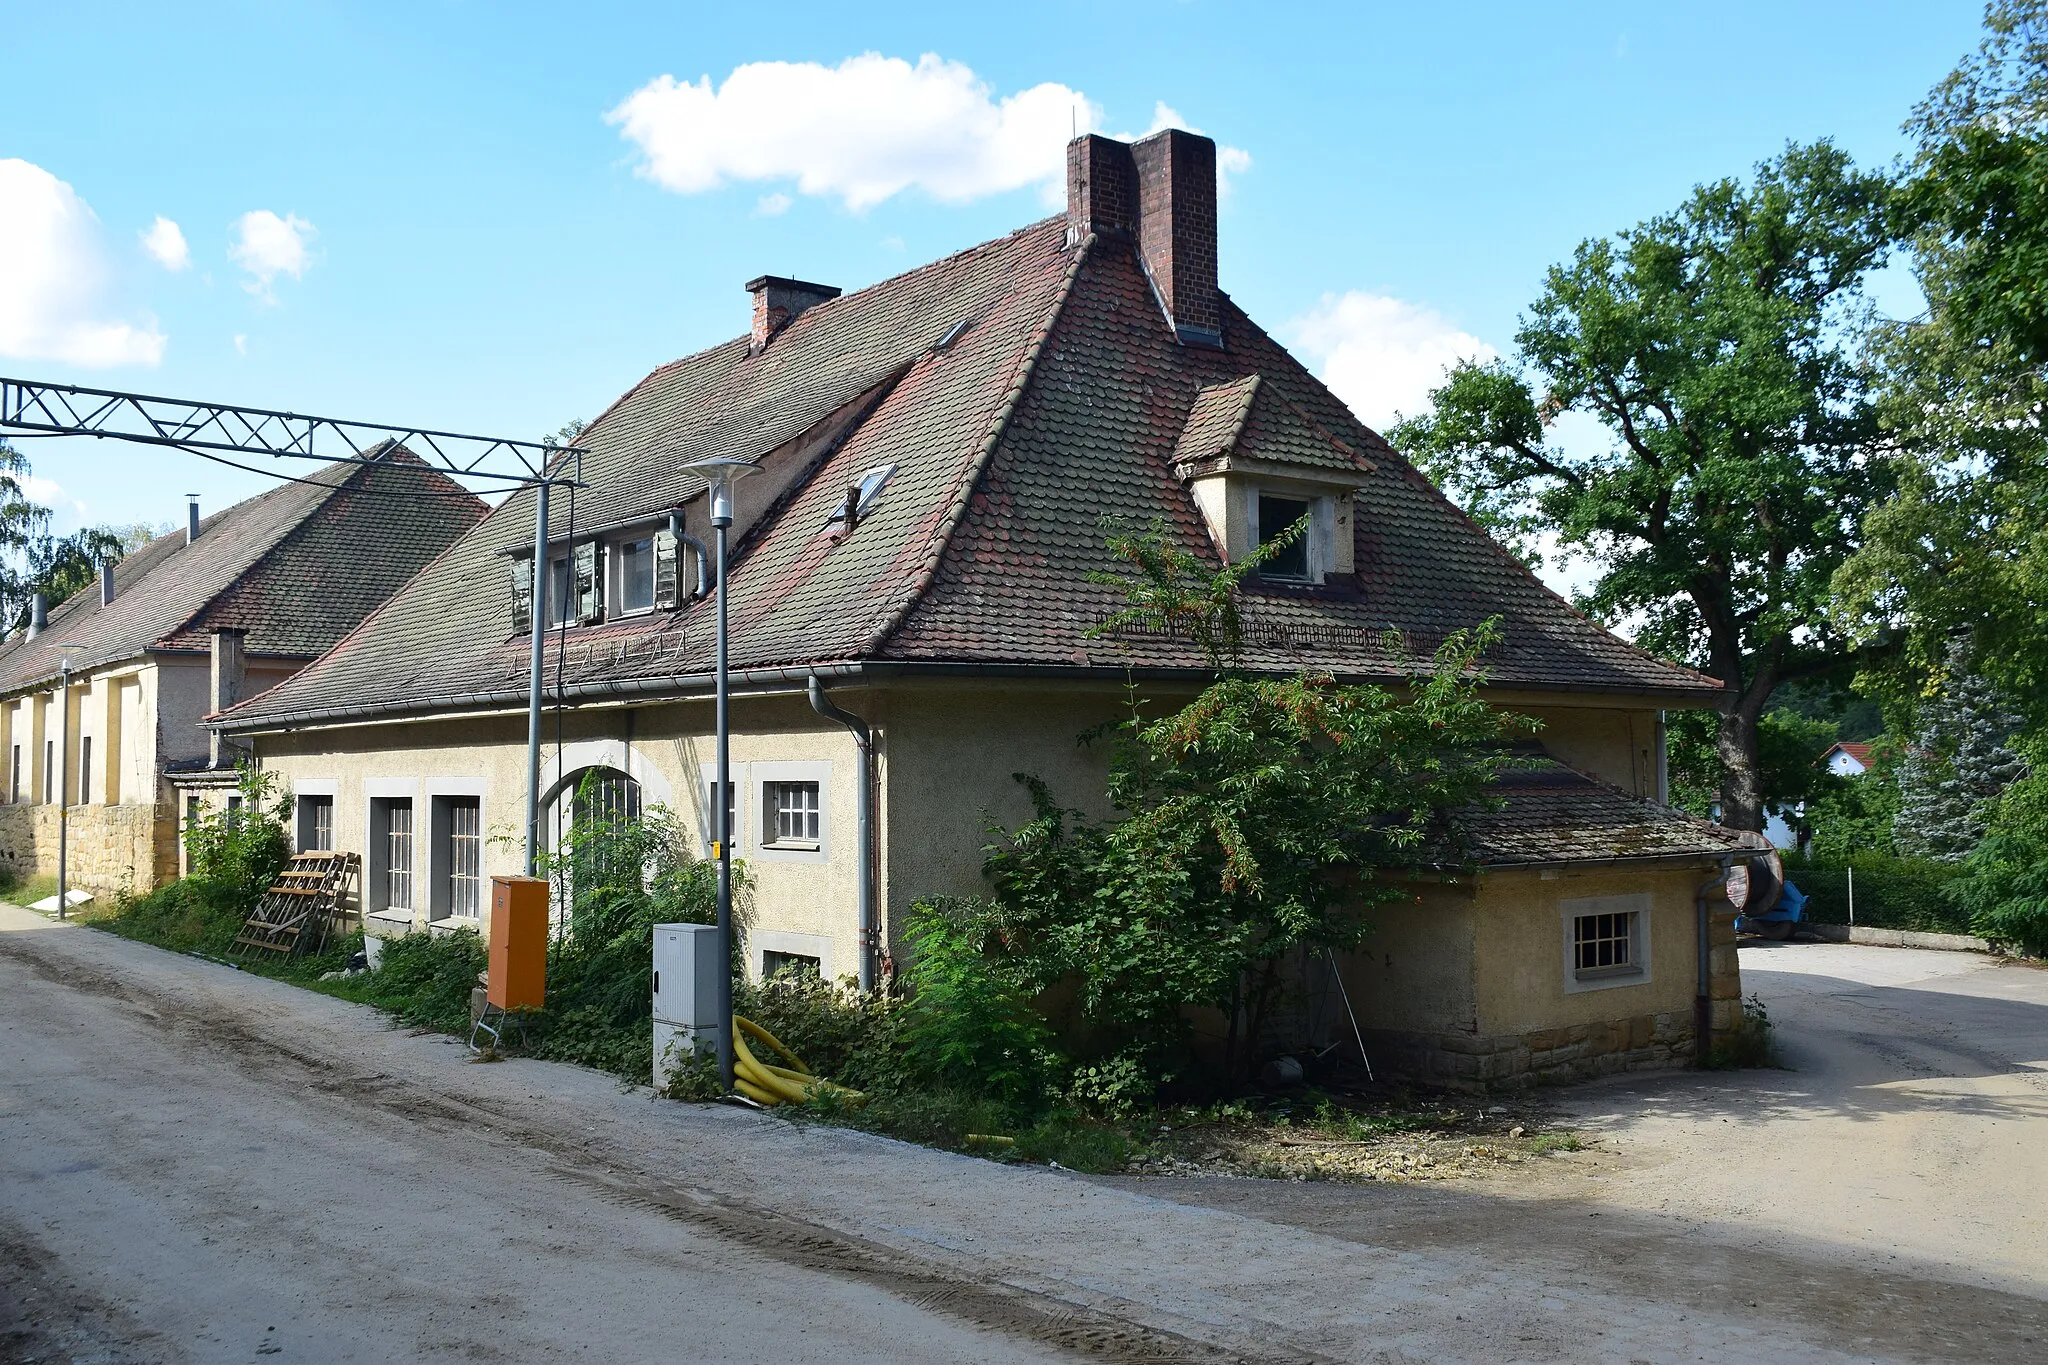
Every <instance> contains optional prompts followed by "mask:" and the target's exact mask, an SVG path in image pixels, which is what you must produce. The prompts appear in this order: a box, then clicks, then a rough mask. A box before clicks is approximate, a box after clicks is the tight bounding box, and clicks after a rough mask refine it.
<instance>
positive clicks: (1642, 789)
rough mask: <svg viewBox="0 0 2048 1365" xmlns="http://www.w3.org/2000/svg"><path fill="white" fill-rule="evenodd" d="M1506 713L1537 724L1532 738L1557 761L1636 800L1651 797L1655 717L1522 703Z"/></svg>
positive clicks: (1646, 712) (1628, 710)
mask: <svg viewBox="0 0 2048 1365" xmlns="http://www.w3.org/2000/svg"><path fill="white" fill-rule="evenodd" d="M1505 704H1506V705H1507V708H1508V709H1510V710H1513V711H1517V712H1520V713H1521V714H1523V715H1526V716H1533V717H1534V718H1536V719H1537V720H1540V721H1542V722H1543V728H1542V729H1540V730H1538V731H1537V732H1536V739H1537V741H1538V742H1540V743H1541V744H1542V745H1543V747H1544V748H1546V749H1548V750H1549V751H1550V752H1551V753H1552V754H1554V755H1555V756H1556V757H1557V758H1558V760H1559V761H1560V762H1563V763H1567V764H1570V765H1571V766H1572V767H1574V768H1577V769H1579V770H1580V771H1581V772H1588V773H1591V774H1593V776H1595V777H1598V778H1601V779H1603V780H1604V781H1607V782H1612V783H1613V784H1614V785H1615V786H1617V787H1620V788H1621V789H1622V790H1624V791H1630V792H1634V793H1635V794H1636V795H1638V796H1655V795H1656V794H1657V713H1656V712H1655V711H1654V710H1651V709H1648V708H1645V707H1620V706H1616V707H1586V706H1559V705H1557V704H1555V703H1550V704H1547V705H1546V704H1543V703H1541V702H1532V701H1528V700H1519V701H1508V702H1506V703H1505Z"/></svg>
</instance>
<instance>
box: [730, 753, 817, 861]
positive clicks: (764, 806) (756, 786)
mask: <svg viewBox="0 0 2048 1365" xmlns="http://www.w3.org/2000/svg"><path fill="white" fill-rule="evenodd" d="M742 782H744V783H745V786H744V787H743V788H742V790H744V791H745V792H746V794H747V801H748V802H749V803H750V804H751V805H752V807H753V811H754V818H753V821H752V822H751V823H744V819H745V812H742V820H743V823H742V824H741V826H740V828H742V829H744V830H746V831H747V837H748V839H749V840H750V841H751V842H752V844H753V856H754V857H755V858H757V859H759V860H760V861H762V862H776V863H824V862H830V861H831V858H832V840H833V823H834V822H833V787H832V763H831V760H829V759H819V760H809V759H805V760H794V761H791V760H777V761H756V762H753V763H750V764H748V765H747V771H746V773H745V775H744V777H742V775H741V774H740V772H739V770H738V765H737V764H735V765H734V771H733V784H734V785H735V786H739V785H740V784H741V783H742ZM788 784H796V785H803V784H810V785H814V786H816V787H817V789H818V837H817V839H816V840H810V839H792V840H787V841H785V840H776V841H774V842H772V843H771V842H770V841H769V840H768V837H767V835H768V831H769V823H768V822H769V820H770V819H771V818H772V817H773V815H774V808H773V807H772V806H771V805H770V800H771V798H770V789H771V788H773V787H776V786H781V785H788ZM737 842H738V841H737V840H735V845H736V846H737Z"/></svg>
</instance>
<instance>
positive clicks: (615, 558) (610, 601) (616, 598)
mask: <svg viewBox="0 0 2048 1365" xmlns="http://www.w3.org/2000/svg"><path fill="white" fill-rule="evenodd" d="M656 529H657V528H655V527H653V526H649V527H648V528H647V529H646V530H644V531H628V532H626V533H624V534H623V535H618V536H614V537H612V538H611V539H609V540H606V541H604V542H602V548H601V549H600V550H599V552H598V553H599V554H600V555H602V556H603V558H604V563H603V564H602V565H600V566H599V570H598V571H599V572H600V573H602V574H603V575H604V577H605V585H604V586H605V593H604V619H605V620H607V621H630V620H632V619H633V618H634V617H636V616H652V615H654V613H655V611H656V610H657V608H656V606H655V599H656V598H657V597H658V596H659V595H660V594H659V591H658V588H657V585H656V584H655V582H654V578H653V574H654V533H655V530H656ZM634 540H644V541H646V542H647V557H648V562H647V572H648V575H649V576H648V580H647V605H646V606H644V607H634V608H632V609H631V610H627V609H626V608H625V607H624V606H623V605H618V606H617V607H616V609H615V604H623V603H624V602H625V600H626V556H625V555H624V554H623V553H621V551H623V550H624V548H625V546H626V544H627V542H629V541H634Z"/></svg>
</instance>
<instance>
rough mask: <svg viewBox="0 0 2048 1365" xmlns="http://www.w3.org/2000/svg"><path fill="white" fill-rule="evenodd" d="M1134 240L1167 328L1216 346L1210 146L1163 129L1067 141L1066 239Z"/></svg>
mask: <svg viewBox="0 0 2048 1365" xmlns="http://www.w3.org/2000/svg"><path fill="white" fill-rule="evenodd" d="M1091 232H1092V233H1096V234H1098V235H1100V236H1106V237H1108V236H1129V237H1132V238H1134V239H1135V241H1136V244H1137V248H1138V259H1139V260H1140V261H1141V262H1143V264H1144V267H1145V274H1146V275H1147V276H1148V277H1149V278H1150V279H1151V281H1152V291H1153V293H1155V294H1156V295H1158V297H1159V305H1160V307H1161V308H1163V309H1165V310H1166V316H1167V317H1168V318H1169V319H1170V320H1171V321H1172V323H1173V330H1174V334H1175V335H1176V336H1177V337H1178V338H1179V339H1180V340H1181V341H1182V342H1183V343H1185V344H1187V345H1190V346H1217V347H1220V346H1222V344H1223V305H1222V301H1221V298H1220V296H1219V294H1218V291H1217V288H1216V144H1215V143H1214V142H1213V141H1211V140H1210V139H1208V138H1206V137H1203V136H1201V135H1200V134H1198V133H1190V132H1185V131H1183V130H1181V129H1179V128H1168V129H1166V130H1165V131H1163V132H1158V133H1154V134H1152V136H1150V137H1147V138H1140V139H1139V140H1138V141H1136V142H1132V143H1124V142H1118V141H1116V140H1115V139H1113V138H1106V137H1099V136H1097V135H1095V134H1093V133H1091V134H1089V135H1088V136H1087V137H1077V138H1075V139H1074V140H1073V141H1072V142H1069V143H1068V144H1067V240H1068V241H1069V242H1070V243H1072V242H1078V241H1080V240H1081V239H1082V238H1083V237H1085V236H1086V235H1088V234H1089V233H1091Z"/></svg>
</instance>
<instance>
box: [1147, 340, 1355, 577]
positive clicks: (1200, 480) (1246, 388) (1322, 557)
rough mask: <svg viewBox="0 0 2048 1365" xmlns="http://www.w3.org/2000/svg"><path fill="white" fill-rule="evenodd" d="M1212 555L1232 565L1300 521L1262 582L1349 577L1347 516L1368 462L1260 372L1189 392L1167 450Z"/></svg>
mask: <svg viewBox="0 0 2048 1365" xmlns="http://www.w3.org/2000/svg"><path fill="white" fill-rule="evenodd" d="M1173 469H1174V473H1176V474H1178V475H1179V476H1180V478H1181V480H1182V481H1183V482H1184V483H1185V484H1186V485H1187V488H1188V492H1189V493H1190V494H1192V495H1193V497H1194V501H1195V506H1196V507H1197V509H1199V510H1200V512H1201V514H1202V520H1203V521H1204V522H1206V523H1207V524H1208V527H1209V535H1210V537H1211V538H1212V539H1213V540H1214V541H1215V544H1216V549H1217V552H1218V553H1219V554H1221V555H1222V556H1223V558H1224V559H1225V560H1227V561H1229V562H1231V563H1237V562H1239V561H1241V560H1242V559H1243V558H1244V557H1245V556H1246V555H1249V554H1252V553H1254V552H1256V551H1257V550H1259V549H1260V548H1261V547H1262V546H1266V545H1270V544H1272V543H1273V542H1274V541H1276V540H1278V539H1279V538H1280V537H1281V536H1284V535H1285V534H1286V533H1287V531H1288V529H1289V528H1290V527H1292V526H1294V525H1295V524H1296V523H1298V522H1300V521H1301V520H1302V519H1303V518H1306V519H1307V520H1308V527H1307V529H1306V531H1305V532H1304V533H1303V534H1302V535H1300V536H1297V537H1296V538H1295V539H1293V540H1292V541H1290V542H1289V543H1288V544H1287V545H1286V546H1284V547H1282V548H1280V549H1278V550H1276V551H1275V552H1274V554H1273V557H1272V558H1271V559H1269V560H1267V561H1266V562H1265V564H1264V565H1262V566H1261V567H1260V569H1259V574H1258V576H1259V579H1260V581H1262V582H1267V583H1285V584H1294V583H1300V584H1323V583H1327V582H1329V581H1330V580H1331V579H1332V578H1341V577H1342V576H1344V575H1347V574H1349V573H1350V572H1351V571H1352V567H1351V566H1352V537H1353V530H1352V524H1351V518H1352V516H1353V514H1354V511H1355V508H1356V503H1357V495H1358V493H1359V492H1360V491H1362V490H1363V489H1364V488H1365V486H1366V480H1367V479H1368V478H1370V477H1371V475H1372V473H1373V465H1372V462H1371V461H1370V460H1367V459H1366V458H1364V457H1363V456H1361V455H1360V454H1359V453H1358V452H1357V451H1355V450H1353V449H1352V448H1351V447H1350V446H1349V445H1346V444H1345V443H1344V442H1343V441H1341V440H1339V439H1338V438H1337V437H1336V436H1334V435H1332V434H1331V433H1330V432H1329V431H1328V430H1327V429H1326V428H1324V427H1323V426H1322V425H1321V424H1320V423H1318V422H1317V421H1316V420H1315V419H1314V418H1312V417H1310V416H1309V415H1308V414H1307V413H1306V412H1303V411H1302V410H1301V409H1300V408H1298V407H1296V406H1295V405H1294V404H1293V403H1292V402H1290V401H1289V400H1288V399H1287V398H1285V397H1284V396H1282V395H1281V394H1280V393H1279V391H1278V390H1277V389H1275V388H1274V387H1273V386H1272V385H1271V384H1269V383H1268V382H1267V381H1266V380H1265V378H1264V377H1263V376H1261V375H1256V374H1251V375H1246V376H1244V377H1243V378H1242V379H1231V380H1226V381H1224V382H1223V383H1220V384H1211V385H1209V386H1207V387H1206V388H1203V389H1202V390H1200V391H1199V392H1198V393H1196V395H1195V401H1194V405H1193V406H1192V407H1191V408H1190V409H1189V411H1188V417H1187V422H1186V425H1184V426H1183V427H1182V428H1181V434H1180V441H1179V443H1178V445H1177V446H1176V447H1175V449H1174V453H1173Z"/></svg>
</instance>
